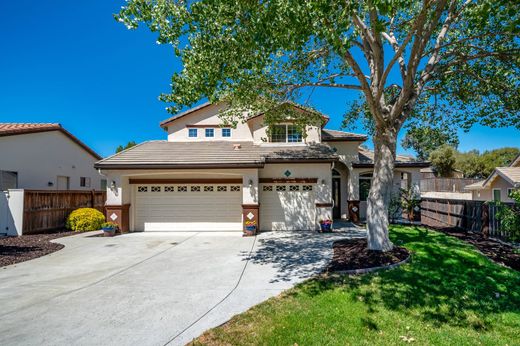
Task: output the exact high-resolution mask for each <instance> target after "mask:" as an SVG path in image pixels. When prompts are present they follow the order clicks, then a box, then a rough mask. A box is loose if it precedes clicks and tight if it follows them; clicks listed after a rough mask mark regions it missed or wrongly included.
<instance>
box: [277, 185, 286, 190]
mask: <svg viewBox="0 0 520 346" xmlns="http://www.w3.org/2000/svg"><path fill="white" fill-rule="evenodd" d="M286 190H287V188H286V187H285V185H276V191H286Z"/></svg>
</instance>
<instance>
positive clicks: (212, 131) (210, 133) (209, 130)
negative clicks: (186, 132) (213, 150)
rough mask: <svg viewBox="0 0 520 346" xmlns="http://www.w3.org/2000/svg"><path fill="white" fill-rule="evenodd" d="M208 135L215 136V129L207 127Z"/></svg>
mask: <svg viewBox="0 0 520 346" xmlns="http://www.w3.org/2000/svg"><path fill="white" fill-rule="evenodd" d="M206 137H215V130H214V129H206Z"/></svg>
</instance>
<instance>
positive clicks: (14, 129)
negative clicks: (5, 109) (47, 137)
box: [0, 123, 61, 136]
mask: <svg viewBox="0 0 520 346" xmlns="http://www.w3.org/2000/svg"><path fill="white" fill-rule="evenodd" d="M59 129H61V126H60V124H55V123H0V136H8V135H16V134H23V133H32V132H43V131H53V130H59Z"/></svg>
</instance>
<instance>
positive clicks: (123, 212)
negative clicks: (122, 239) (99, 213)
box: [105, 175, 131, 232]
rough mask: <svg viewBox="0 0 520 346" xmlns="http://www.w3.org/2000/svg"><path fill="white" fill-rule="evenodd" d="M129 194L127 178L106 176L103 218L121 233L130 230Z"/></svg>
mask: <svg viewBox="0 0 520 346" xmlns="http://www.w3.org/2000/svg"><path fill="white" fill-rule="evenodd" d="M130 192H131V191H130V185H129V184H128V177H125V176H119V175H107V200H106V203H105V218H106V220H107V222H114V223H115V224H117V225H118V226H119V229H120V230H121V232H128V231H129V230H130V198H131V197H130Z"/></svg>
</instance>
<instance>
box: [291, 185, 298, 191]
mask: <svg viewBox="0 0 520 346" xmlns="http://www.w3.org/2000/svg"><path fill="white" fill-rule="evenodd" d="M289 191H300V186H299V185H289Z"/></svg>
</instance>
